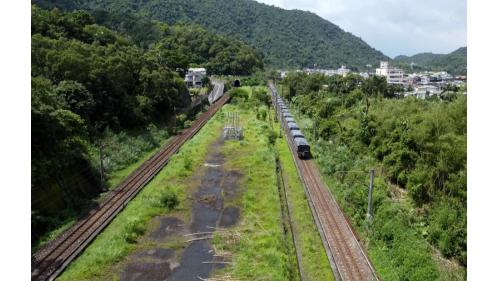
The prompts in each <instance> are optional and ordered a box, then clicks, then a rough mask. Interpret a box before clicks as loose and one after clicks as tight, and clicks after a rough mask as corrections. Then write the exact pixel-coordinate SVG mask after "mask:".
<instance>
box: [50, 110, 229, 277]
mask: <svg viewBox="0 0 500 281" xmlns="http://www.w3.org/2000/svg"><path fill="white" fill-rule="evenodd" d="M223 116H224V115H223V114H222V113H221V112H219V113H218V114H217V115H216V116H215V117H214V118H212V119H211V120H210V121H209V122H208V123H207V125H205V126H204V127H203V128H202V129H201V131H200V132H199V133H198V134H197V135H196V136H194V137H193V139H191V140H190V141H188V142H187V143H186V144H185V145H184V146H183V147H182V148H181V149H180V151H179V153H178V154H176V155H174V156H173V157H172V158H171V160H170V162H169V163H168V165H167V166H166V167H165V168H163V169H162V170H161V171H160V173H159V174H158V175H157V176H156V177H155V178H154V179H153V180H152V181H151V182H150V183H149V184H148V185H147V186H146V187H145V188H144V189H143V190H142V191H141V192H140V193H139V194H138V195H137V196H136V198H135V199H134V200H132V201H131V202H130V203H129V204H128V205H127V207H126V208H125V209H124V210H123V211H122V212H121V213H120V214H119V215H118V216H117V217H116V218H115V219H114V220H113V221H112V222H111V224H110V225H109V226H108V227H107V228H106V229H105V230H104V231H103V232H102V233H101V234H99V235H98V236H97V238H96V239H95V240H94V241H93V242H92V243H91V245H90V246H89V247H88V248H87V249H85V251H84V252H83V253H82V254H81V255H80V256H79V257H78V258H77V259H76V260H75V261H74V262H73V263H72V264H71V265H70V266H69V267H68V268H67V269H66V270H65V271H64V272H63V274H62V275H61V276H60V277H59V278H58V280H88V279H97V278H100V277H101V278H102V276H104V275H105V274H106V272H107V270H109V268H110V267H111V266H112V265H113V264H116V263H118V262H120V261H121V260H123V259H124V258H125V257H126V256H127V255H128V254H129V253H130V252H132V251H134V250H135V248H136V247H137V245H136V244H135V241H136V240H137V239H138V237H140V235H141V234H142V233H143V232H144V230H145V228H144V226H145V225H146V223H147V222H149V221H150V220H151V219H152V218H153V217H154V216H157V215H162V214H166V213H168V212H169V211H171V209H170V208H171V207H173V206H175V205H176V203H175V201H176V200H178V202H179V206H178V207H177V208H178V209H185V208H186V204H187V203H186V196H187V194H186V186H185V181H184V179H186V178H188V177H189V176H191V175H192V174H193V173H194V171H193V167H196V166H199V165H201V164H202V163H203V161H204V159H205V156H206V155H207V153H208V148H209V144H210V143H212V142H214V141H215V140H216V138H217V137H218V136H219V134H220V129H221V127H222V123H223V122H222V120H223ZM188 162H189V163H191V164H190V165H186V164H185V163H188ZM173 195H175V196H173Z"/></svg>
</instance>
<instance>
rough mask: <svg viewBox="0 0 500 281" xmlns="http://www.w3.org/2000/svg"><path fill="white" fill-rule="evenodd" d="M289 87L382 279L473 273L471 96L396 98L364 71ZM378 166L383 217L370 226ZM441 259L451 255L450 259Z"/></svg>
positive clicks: (377, 199) (301, 79)
mask: <svg viewBox="0 0 500 281" xmlns="http://www.w3.org/2000/svg"><path fill="white" fill-rule="evenodd" d="M324 85H327V86H324ZM282 87H283V90H282V92H283V94H284V96H285V98H286V99H288V100H291V108H292V109H293V110H294V111H295V113H296V114H295V115H296V116H298V118H297V119H299V122H300V124H299V125H300V126H301V128H303V131H304V132H305V133H307V134H308V138H309V139H310V140H311V144H312V145H313V151H312V153H313V154H314V155H315V158H317V161H318V163H319V165H320V167H321V170H322V172H323V174H324V175H325V176H326V178H327V180H328V181H329V186H330V188H331V189H332V191H333V192H334V194H335V195H336V198H337V200H339V201H340V204H341V206H342V207H343V209H344V211H346V212H347V214H349V216H350V218H351V220H352V221H353V222H354V223H355V225H356V227H357V229H358V231H359V232H360V233H361V234H362V236H363V237H364V238H365V241H367V245H368V252H369V254H370V257H371V258H372V260H373V261H374V264H375V267H376V268H377V270H379V273H380V274H381V276H382V278H383V279H384V280H455V278H451V277H450V276H458V279H462V278H464V275H463V272H464V268H465V267H466V265H467V166H466V161H467V98H466V96H464V95H463V94H460V93H455V94H450V95H447V96H443V97H442V98H437V97H434V98H432V99H428V100H418V99H415V98H404V99H397V98H395V97H394V95H392V90H391V88H390V87H389V86H388V85H387V83H386V82H385V80H384V79H381V78H379V77H371V78H368V79H363V78H361V77H359V76H355V75H349V76H347V77H345V78H342V77H340V76H333V77H325V76H321V75H305V74H300V73H299V74H291V75H290V76H288V77H287V78H286V79H285V80H284V83H283V86H282ZM372 168H373V169H375V170H376V179H375V185H374V195H373V196H374V199H373V202H374V203H373V210H374V217H373V222H372V223H369V222H367V220H366V210H367V209H366V208H367V194H368V190H367V184H368V180H369V176H368V171H369V170H370V169H372ZM435 249H437V250H438V251H436V250H435ZM436 252H437V253H439V254H436ZM440 255H442V256H444V257H445V258H447V259H449V260H451V261H447V262H443V260H442V258H441V257H440ZM453 261H454V262H453ZM458 264H460V265H461V266H458ZM460 272H462V273H460Z"/></svg>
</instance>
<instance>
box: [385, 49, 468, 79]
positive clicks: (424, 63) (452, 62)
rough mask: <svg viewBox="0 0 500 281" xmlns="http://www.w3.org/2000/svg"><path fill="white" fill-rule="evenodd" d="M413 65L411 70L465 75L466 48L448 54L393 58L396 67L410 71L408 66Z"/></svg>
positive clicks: (423, 54)
mask: <svg viewBox="0 0 500 281" xmlns="http://www.w3.org/2000/svg"><path fill="white" fill-rule="evenodd" d="M412 62H413V63H414V66H413V69H414V70H415V71H419V70H435V71H439V70H444V71H447V72H448V73H451V74H453V75H466V74H467V47H462V48H459V49H457V50H455V51H453V52H451V53H449V54H433V53H421V54H416V55H414V56H411V57H408V56H397V57H395V58H394V63H395V64H396V65H399V66H402V67H404V68H405V69H408V70H410V69H411V67H410V64H411V63H412Z"/></svg>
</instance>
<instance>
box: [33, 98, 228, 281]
mask: <svg viewBox="0 0 500 281" xmlns="http://www.w3.org/2000/svg"><path fill="white" fill-rule="evenodd" d="M228 100H229V96H227V95H226V96H223V97H222V98H221V99H220V100H218V101H217V102H215V103H214V104H213V105H212V106H211V107H210V108H209V110H208V111H207V112H205V113H203V114H202V115H201V116H200V117H199V118H197V119H196V120H195V122H194V123H193V124H192V126H191V127H190V128H188V129H186V130H184V131H183V132H182V133H181V134H180V135H178V136H176V137H175V138H174V139H173V140H172V141H170V142H169V143H167V144H166V145H165V146H164V147H163V148H162V149H160V151H159V152H157V153H156V154H154V155H153V156H152V157H151V158H150V159H148V160H147V161H145V162H144V163H143V164H142V165H141V166H139V168H137V169H136V170H135V171H134V172H133V173H132V174H131V175H129V176H128V177H127V178H126V179H125V180H124V181H123V182H122V183H121V184H119V186H118V187H117V188H116V189H115V190H113V191H112V192H110V193H109V194H108V196H107V198H106V199H105V201H103V202H102V203H100V204H99V207H98V208H97V209H95V210H93V211H92V212H90V213H89V214H88V215H87V217H85V218H83V219H81V220H80V221H79V222H78V223H77V224H76V225H75V226H74V227H72V228H70V229H69V230H67V231H65V232H64V233H62V234H61V235H60V236H59V237H57V238H56V239H54V240H53V241H51V242H50V243H48V244H47V245H46V246H45V247H43V248H42V249H41V250H39V251H38V252H37V253H35V254H34V255H33V256H32V260H31V262H32V280H53V279H54V278H55V277H57V275H58V274H59V273H60V272H62V270H63V269H64V268H65V267H66V266H67V265H68V264H69V263H70V262H71V261H72V260H73V259H74V258H75V257H76V256H77V255H78V254H79V253H80V252H81V251H82V250H83V249H84V248H85V247H86V246H87V245H88V244H89V243H90V242H91V241H92V240H93V239H94V238H95V237H96V236H97V234H99V233H100V231H101V230H102V229H104V228H105V227H106V226H107V225H108V224H109V223H110V222H111V220H112V219H113V218H114V217H115V216H116V215H117V214H118V213H119V212H120V211H121V210H122V209H123V208H124V207H125V206H126V204H127V203H128V202H129V201H130V200H131V199H132V198H134V197H135V195H136V194H137V193H138V192H139V191H140V190H142V188H143V187H144V186H145V185H146V184H147V183H148V182H149V181H150V180H151V179H152V178H154V176H155V175H156V174H157V173H158V172H159V171H160V170H161V169H162V168H163V167H164V166H165V165H166V164H167V163H168V161H169V160H170V157H171V156H172V155H174V154H175V153H176V152H177V151H178V150H179V149H180V147H181V146H182V144H184V143H185V142H186V141H187V140H188V139H190V138H191V137H193V136H194V135H195V134H196V133H197V132H198V131H199V130H200V129H201V128H202V127H203V125H204V124H205V123H206V122H208V120H209V119H210V117H212V116H213V115H214V114H215V113H216V112H217V111H218V110H219V109H220V108H221V107H222V106H223V105H224V104H225V103H226V102H227V101H228Z"/></svg>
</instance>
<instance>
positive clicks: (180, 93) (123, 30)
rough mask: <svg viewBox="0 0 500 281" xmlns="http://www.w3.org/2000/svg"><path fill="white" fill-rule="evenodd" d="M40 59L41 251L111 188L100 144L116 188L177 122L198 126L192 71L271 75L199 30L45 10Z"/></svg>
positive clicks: (241, 50) (37, 158)
mask: <svg viewBox="0 0 500 281" xmlns="http://www.w3.org/2000/svg"><path fill="white" fill-rule="evenodd" d="M45 3H46V4H48V2H45ZM31 58H32V60H31V124H32V130H31V133H32V144H31V151H32V163H31V179H32V181H31V183H32V186H31V187H32V188H31V192H32V201H31V206H32V208H31V209H32V215H31V228H32V232H31V233H32V237H31V241H32V249H36V248H37V247H39V246H40V244H41V242H43V241H45V240H46V239H47V238H48V237H52V236H53V235H52V234H50V231H52V230H54V229H58V228H59V227H61V225H65V224H66V223H67V222H71V221H74V220H75V219H76V218H78V216H79V215H80V214H81V213H84V212H85V210H87V209H89V208H92V206H93V205H94V202H93V200H94V199H96V198H97V197H98V195H99V193H100V192H101V191H102V189H105V187H110V186H106V185H105V186H101V182H100V176H99V165H100V161H99V155H98V154H99V147H100V146H101V145H102V146H104V149H103V150H104V154H105V165H106V168H107V173H106V177H107V180H110V181H108V183H112V184H114V183H116V182H117V179H119V178H120V177H114V176H111V177H112V178H110V177H109V175H112V174H113V173H114V172H116V171H118V170H124V169H127V167H129V165H132V164H133V163H134V162H136V161H138V160H139V159H143V157H144V155H145V154H147V153H148V152H150V151H152V150H153V149H155V148H157V147H159V146H160V145H161V143H162V142H163V141H164V140H166V139H168V138H169V137H170V136H172V135H173V134H174V131H175V128H174V124H175V125H177V127H180V128H182V126H184V125H189V120H191V119H193V117H194V116H195V115H196V112H197V111H200V110H201V108H202V107H203V106H200V107H196V108H194V109H192V108H191V107H190V104H191V96H190V93H189V91H188V89H187V88H186V86H185V85H184V81H183V78H182V77H183V75H184V73H185V71H186V69H187V68H188V67H191V66H204V67H207V68H208V70H209V73H211V74H233V75H246V74H250V73H252V71H255V70H257V69H260V68H262V59H261V56H260V54H259V53H258V52H257V51H255V50H254V49H253V48H251V47H249V46H248V45H245V44H244V43H241V42H240V41H236V40H233V39H229V38H226V37H223V36H219V35H215V34H213V33H210V32H207V31H206V30H204V29H203V28H201V27H199V26H193V25H181V24H179V25H175V26H169V25H167V24H164V23H159V22H154V21H151V20H148V19H142V18H141V19H139V18H138V17H136V16H134V15H128V14H120V15H117V14H107V13H105V12H99V13H97V12H96V13H92V14H91V13H88V12H85V11H78V10H75V11H73V10H72V12H62V11H60V10H58V9H53V10H44V9H42V8H39V7H38V6H36V5H32V7H31ZM204 84H205V85H206V86H207V84H208V81H207V80H205V81H204ZM176 119H178V120H177V122H175V121H174V120H176ZM69 224H70V223H69ZM66 225H68V224H66Z"/></svg>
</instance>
